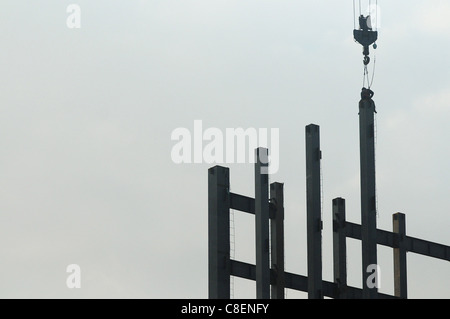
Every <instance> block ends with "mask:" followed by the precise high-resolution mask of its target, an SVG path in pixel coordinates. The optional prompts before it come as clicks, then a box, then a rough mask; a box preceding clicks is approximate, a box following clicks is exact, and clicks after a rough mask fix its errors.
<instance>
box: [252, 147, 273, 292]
mask: <svg viewBox="0 0 450 319" xmlns="http://www.w3.org/2000/svg"><path fill="white" fill-rule="evenodd" d="M255 158H256V163H255V224H256V231H255V233H256V298H258V299H269V298H270V259H269V258H270V257H269V175H268V162H269V161H268V149H266V148H261V147H260V148H257V149H256V157H255Z"/></svg>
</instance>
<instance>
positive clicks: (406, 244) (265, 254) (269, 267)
mask: <svg viewBox="0 0 450 319" xmlns="http://www.w3.org/2000/svg"><path fill="white" fill-rule="evenodd" d="M353 3H354V20H355V18H356V15H355V8H356V6H355V0H354V2H353ZM369 6H371V2H370V1H369ZM377 8H378V3H376V10H377ZM376 16H377V18H378V13H376ZM358 24H359V28H358V29H357V28H356V23H355V28H354V31H353V35H354V38H355V41H356V42H358V43H359V44H361V45H362V47H363V55H364V59H363V64H364V76H363V88H362V90H361V100H360V101H359V142H360V145H359V147H360V179H361V180H360V191H361V225H359V224H355V223H351V222H348V221H347V220H346V217H345V213H346V212H345V199H343V198H335V199H334V200H333V202H332V205H333V206H332V207H333V209H332V214H333V274H334V276H333V277H334V280H333V282H328V281H324V280H323V278H322V229H323V222H322V217H321V212H322V207H321V205H322V204H321V176H320V174H321V173H320V172H321V169H320V168H321V158H322V153H321V149H320V132H319V131H320V128H319V126H318V125H314V124H310V125H308V126H306V130H305V139H306V214H307V217H306V218H307V222H306V224H307V265H308V274H307V275H306V276H304V275H298V274H293V273H289V272H285V270H284V204H283V203H284V195H283V184H281V183H272V184H270V185H269V182H268V181H269V178H268V175H267V174H265V173H266V172H267V171H268V169H267V168H268V167H267V165H268V163H267V162H268V161H267V158H268V150H267V149H265V148H258V149H257V150H256V163H255V198H249V197H246V196H243V195H239V194H235V193H232V192H230V178H229V176H230V174H229V169H228V168H226V167H221V166H215V167H212V168H210V169H209V171H208V295H209V298H213V299H215V298H220V299H228V298H230V277H231V276H236V277H241V278H245V279H250V280H255V281H256V297H257V298H258V299H269V298H272V299H283V298H284V296H285V293H284V291H285V289H286V288H290V289H294V290H299V291H304V292H307V293H308V298H311V299H321V298H324V297H325V296H326V297H331V298H339V299H347V298H365V299H376V298H407V297H408V292H407V291H408V290H407V258H406V254H407V252H412V253H416V254H421V255H425V256H429V257H434V258H438V259H442V260H446V261H450V247H449V246H446V245H442V244H437V243H433V242H430V241H426V240H422V239H418V238H414V237H411V236H407V235H406V217H405V215H404V214H402V213H396V214H394V215H393V217H392V223H393V226H392V228H393V229H392V232H390V231H385V230H381V229H378V228H377V223H376V221H377V220H376V218H377V207H376V178H375V177H376V174H375V125H374V116H375V113H376V111H375V102H374V100H373V99H372V98H373V95H374V92H373V91H372V90H371V85H372V83H373V74H372V81H369V76H368V68H367V66H368V64H369V63H370V58H369V46H370V45H373V48H374V49H376V43H375V42H376V41H377V39H378V32H377V31H376V28H373V27H372V23H371V17H370V15H368V16H364V15H363V14H362V10H361V1H359V17H358ZM374 63H375V62H374ZM366 80H367V88H366V87H365V83H366ZM269 188H270V191H269ZM232 209H233V210H238V211H241V212H245V213H249V214H253V215H255V227H256V228H255V236H256V238H255V240H256V247H255V249H256V263H255V265H253V264H248V263H244V262H241V261H238V260H232V259H231V258H230V210H232ZM347 238H353V239H357V240H361V248H362V264H361V267H362V283H363V287H362V288H356V287H351V286H349V285H348V284H347V264H346V260H347V245H346V239H347ZM378 245H383V246H388V247H391V248H393V258H394V262H393V264H394V292H395V293H394V295H387V294H382V293H380V292H379V291H378V274H379V271H378V262H377V246H378Z"/></svg>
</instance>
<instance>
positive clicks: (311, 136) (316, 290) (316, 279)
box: [306, 124, 323, 299]
mask: <svg viewBox="0 0 450 319" xmlns="http://www.w3.org/2000/svg"><path fill="white" fill-rule="evenodd" d="M320 160H321V151H320V137H319V126H318V125H315V124H310V125H308V126H306V214H307V217H306V218H307V248H308V249H307V250H308V298H309V299H320V298H323V291H322V217H321V211H322V210H321V198H320Z"/></svg>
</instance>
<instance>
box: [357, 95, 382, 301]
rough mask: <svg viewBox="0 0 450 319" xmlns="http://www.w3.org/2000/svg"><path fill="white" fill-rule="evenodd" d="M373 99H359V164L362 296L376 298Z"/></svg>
mask: <svg viewBox="0 0 450 319" xmlns="http://www.w3.org/2000/svg"><path fill="white" fill-rule="evenodd" d="M374 113H375V103H374V102H373V100H372V99H362V100H361V101H360V102H359V133H360V165H361V166H360V168H361V227H362V228H361V237H362V245H361V246H362V274H363V298H370V299H375V298H377V290H378V288H377V287H373V288H370V287H369V285H368V284H367V282H368V280H369V281H370V280H371V278H370V276H371V275H372V273H371V272H368V271H367V270H368V267H369V266H370V265H377V237H376V236H377V220H376V218H377V211H376V199H375V198H376V197H375V196H376V195H375V131H374Z"/></svg>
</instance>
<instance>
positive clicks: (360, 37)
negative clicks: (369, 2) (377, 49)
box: [353, 15, 378, 65]
mask: <svg viewBox="0 0 450 319" xmlns="http://www.w3.org/2000/svg"><path fill="white" fill-rule="evenodd" d="M353 37H354V38H355V41H356V42H358V43H359V44H361V45H362V46H363V54H364V65H367V64H369V62H370V58H369V46H370V45H371V44H373V43H375V41H377V39H378V32H377V31H373V30H372V25H371V22H370V15H369V16H367V17H364V16H363V15H360V16H359V30H353Z"/></svg>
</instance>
